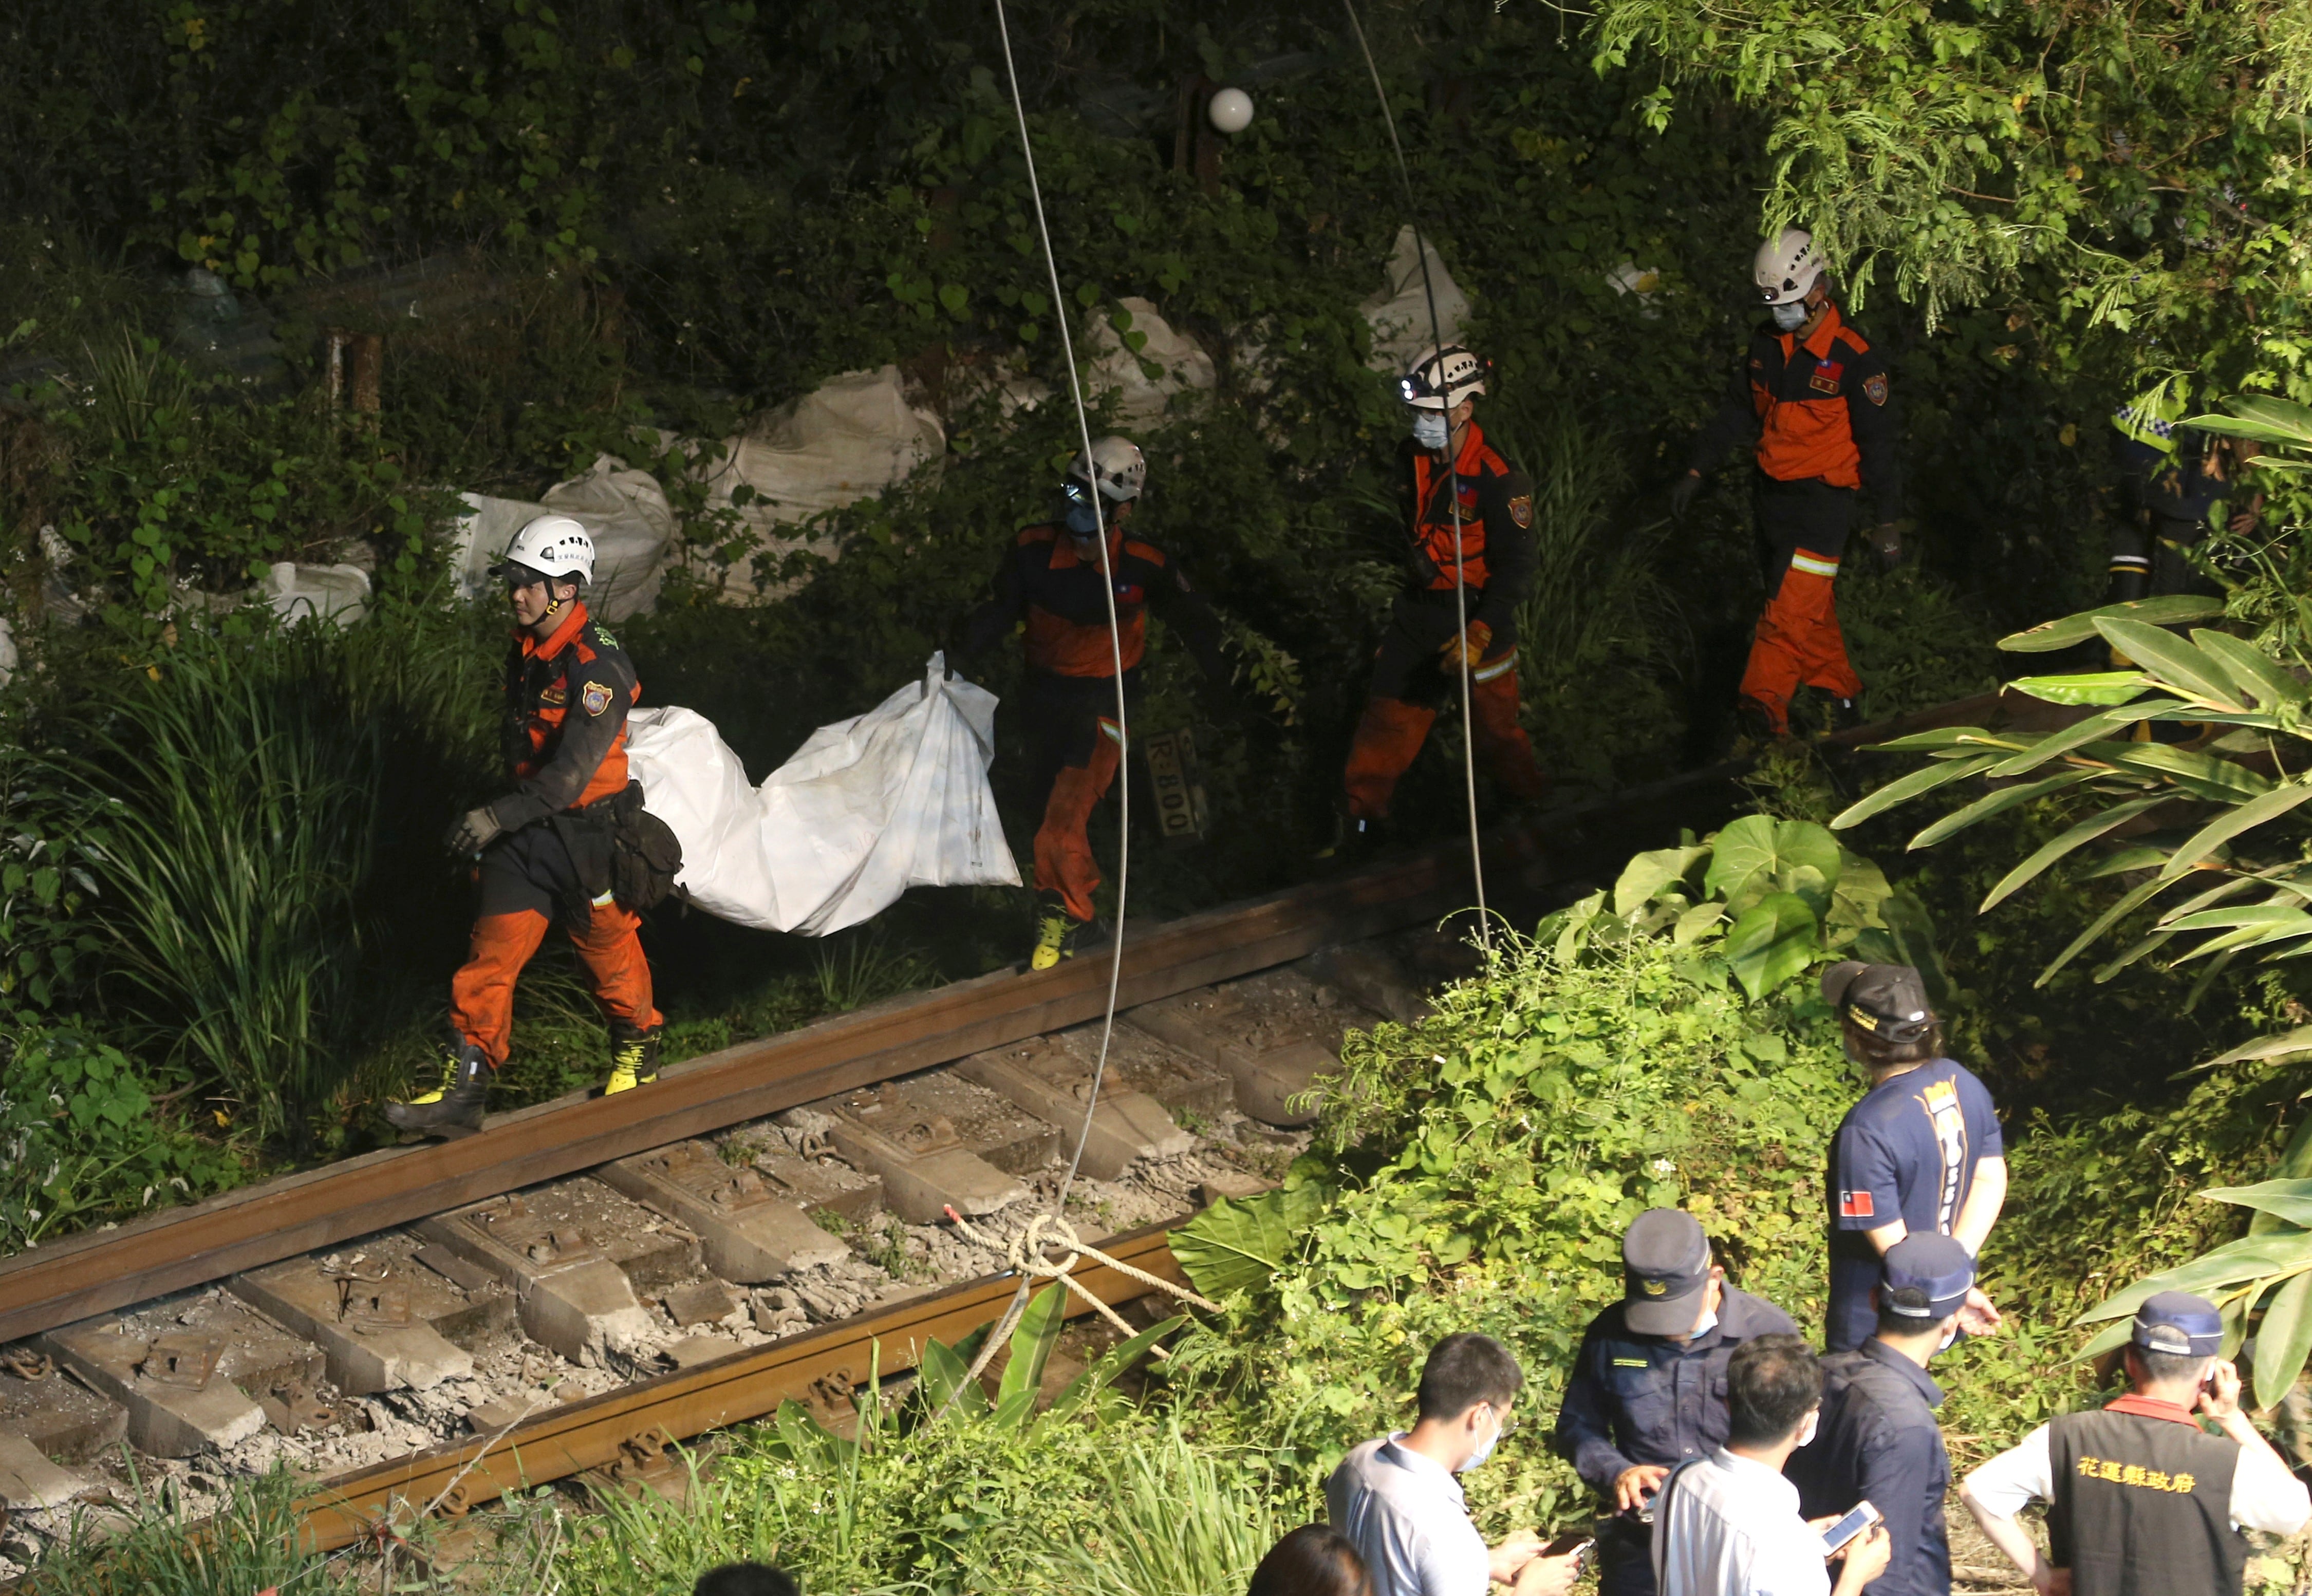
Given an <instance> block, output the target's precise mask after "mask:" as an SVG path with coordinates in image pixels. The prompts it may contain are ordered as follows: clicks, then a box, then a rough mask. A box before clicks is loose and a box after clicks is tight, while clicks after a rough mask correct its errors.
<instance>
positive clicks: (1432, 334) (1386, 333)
mask: <svg viewBox="0 0 2312 1596" xmlns="http://www.w3.org/2000/svg"><path fill="white" fill-rule="evenodd" d="M1414 236H1415V235H1414V231H1413V229H1412V228H1410V227H1400V228H1398V229H1397V244H1396V246H1395V248H1393V249H1390V250H1389V253H1388V285H1387V286H1386V287H1384V288H1383V289H1382V290H1381V291H1380V292H1379V293H1377V294H1375V295H1373V296H1372V298H1371V299H1369V300H1367V301H1365V302H1364V303H1363V304H1362V305H1360V306H1359V307H1358V309H1359V310H1362V311H1363V312H1364V318H1365V322H1366V325H1368V326H1369V327H1371V328H1372V359H1371V362H1368V363H1369V364H1371V367H1372V369H1373V370H1374V371H1385V372H1388V374H1389V375H1391V376H1397V375H1399V374H1401V373H1402V372H1403V371H1405V370H1406V367H1408V366H1410V365H1412V364H1413V362H1414V361H1415V360H1417V359H1419V358H1420V357H1421V356H1422V355H1424V354H1426V353H1429V351H1430V349H1431V348H1432V346H1433V345H1434V344H1436V342H1437V327H1438V326H1439V324H1440V323H1441V324H1443V327H1444V329H1445V342H1446V343H1448V344H1452V343H1456V342H1458V340H1459V339H1460V336H1461V327H1462V325H1463V324H1464V323H1465V322H1467V320H1468V319H1469V296H1468V295H1467V294H1466V293H1463V292H1461V285H1460V284H1459V283H1456V282H1454V281H1453V274H1452V273H1450V272H1449V271H1447V270H1446V269H1445V257H1443V256H1441V255H1440V254H1438V253H1437V246H1436V245H1435V244H1434V243H1432V242H1431V241H1430V240H1427V239H1423V240H1421V241H1420V244H1419V245H1418V246H1417V247H1416V246H1415V244H1414ZM1423 256H1426V257H1428V258H1429V276H1428V280H1427V282H1426V283H1423V279H1422V275H1421V261H1422V257H1423ZM1431 289H1434V290H1435V291H1436V293H1437V316H1436V318H1435V320H1433V321H1432V319H1431V318H1430V315H1429V292H1430V290H1431Z"/></svg>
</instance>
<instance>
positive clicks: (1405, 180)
mask: <svg viewBox="0 0 2312 1596" xmlns="http://www.w3.org/2000/svg"><path fill="white" fill-rule="evenodd" d="M1341 9H1342V10H1344V11H1345V12H1347V13H1349V31H1351V32H1353V33H1354V34H1355V35H1356V36H1357V48H1358V49H1359V50H1360V51H1362V53H1363V55H1364V58H1365V71H1366V72H1368V73H1370V74H1371V76H1372V86H1373V93H1374V94H1375V95H1377V96H1378V97H1379V100H1380V116H1381V120H1382V122H1383V123H1385V124H1386V125H1387V126H1388V147H1389V150H1390V152H1391V153H1393V154H1395V155H1396V157H1397V186H1398V187H1399V188H1402V189H1404V190H1405V214H1406V224H1407V225H1408V226H1410V227H1411V228H1412V229H1413V245H1414V252H1415V253H1416V254H1418V255H1419V256H1420V257H1421V292H1422V295H1423V298H1425V299H1426V300H1427V301H1429V331H1430V336H1431V338H1432V342H1433V344H1434V345H1435V347H1436V349H1437V351H1438V353H1440V354H1442V353H1444V349H1445V323H1444V319H1443V318H1441V317H1440V316H1439V315H1438V313H1437V288H1436V285H1435V284H1434V283H1432V282H1431V281H1430V280H1429V244H1428V240H1425V239H1423V237H1422V236H1421V222H1420V220H1419V212H1418V210H1417V209H1416V207H1415V205H1414V198H1413V173H1412V171H1411V170H1409V169H1408V168H1407V167H1406V164H1405V146H1404V145H1403V144H1400V143H1398V142H1397V115H1396V113H1395V112H1393V111H1391V110H1390V109H1388V90H1387V89H1385V88H1383V87H1382V86H1381V81H1380V68H1379V66H1377V65H1374V64H1373V53H1372V47H1371V45H1368V44H1367V43H1366V42H1365V30H1364V24H1363V23H1362V22H1359V21H1358V20H1357V7H1356V0H1341ZM1437 374H1438V376H1440V377H1443V376H1444V374H1445V372H1444V362H1443V361H1442V360H1440V361H1439V362H1438V373H1437ZM1439 397H1441V399H1443V400H1444V401H1445V479H1446V491H1447V493H1449V495H1450V497H1451V499H1452V501H1453V616H1454V620H1455V623H1456V624H1457V625H1458V628H1459V629H1458V631H1457V632H1454V634H1453V636H1454V657H1455V658H1457V659H1458V660H1459V662H1460V680H1461V783H1462V788H1463V790H1464V791H1465V792H1466V793H1467V798H1468V805H1469V873H1470V875H1471V876H1474V877H1475V878H1476V885H1477V939H1478V941H1479V942H1481V943H1482V944H1484V949H1485V951H1486V952H1487V953H1488V954H1490V953H1492V952H1493V916H1492V914H1491V912H1490V911H1488V910H1487V909H1486V907H1485V858H1484V850H1482V849H1481V848H1480V847H1479V846H1478V842H1477V754H1476V734H1475V730H1474V727H1473V720H1474V716H1473V715H1472V713H1471V711H1470V707H1469V654H1468V647H1467V641H1468V636H1469V597H1468V593H1469V589H1468V584H1467V572H1466V568H1465V566H1464V564H1463V561H1462V550H1461V472H1460V450H1459V449H1457V448H1456V447H1455V446H1454V442H1453V406H1452V397H1453V385H1452V384H1451V383H1450V382H1447V383H1446V384H1445V391H1444V392H1443V393H1442V394H1441V395H1440V396H1439ZM1428 509H1429V507H1428V506H1427V505H1425V504H1423V505H1418V506H1416V507H1415V508H1414V516H1415V518H1416V519H1415V522H1414V525H1415V528H1418V526H1419V524H1420V523H1419V520H1418V519H1417V518H1419V517H1422V516H1424V515H1426V514H1427V513H1428Z"/></svg>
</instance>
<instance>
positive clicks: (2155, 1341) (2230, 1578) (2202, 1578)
mask: <svg viewBox="0 0 2312 1596" xmlns="http://www.w3.org/2000/svg"><path fill="white" fill-rule="evenodd" d="M2130 1337H2131V1339H2132V1342H2133V1344H2134V1345H2135V1346H2136V1347H2139V1348H2141V1349H2143V1350H2146V1351H2151V1352H2159V1353H2166V1354H2168V1355H2169V1356H2190V1357H2203V1358H2204V1357H2213V1356H2215V1355H2216V1354H2217V1353H2218V1351H2220V1348H2221V1347H2222V1345H2223V1321H2222V1319H2221V1317H2220V1315H2219V1314H2218V1313H2217V1312H2216V1309H2215V1306H2214V1304H2211V1303H2209V1302H2208V1301H2207V1300H2206V1299H2204V1298H2203V1297H2197V1296H2194V1295H2190V1294H2189V1293H2186V1292H2181V1291H2163V1292H2159V1293H2157V1294H2155V1295H2152V1296H2150V1298H2147V1299H2146V1300H2145V1302H2144V1303H2143V1304H2142V1305H2141V1307H2140V1308H2138V1309H2137V1310H2136V1313H2135V1319H2134V1322H2133V1324H2132V1327H2131V1330H2130ZM2220 1422H2222V1423H2224V1424H2225V1426H2227V1427H2228V1428H2237V1429H2238V1432H2239V1438H2238V1439H2234V1438H2233V1437H2232V1436H2230V1435H2210V1434H2208V1433H2207V1431H2206V1430H2204V1429H2203V1428H2202V1427H2201V1425H2200V1420H2199V1418H2198V1417H2196V1416H2195V1414H2194V1412H2193V1411H2192V1410H2191V1409H2189V1408H2184V1407H2181V1406H2179V1405H2177V1404H2176V1403H2174V1402H2169V1401H2162V1400H2158V1399H2156V1398H2152V1397H2148V1396H2144V1395H2141V1394H2140V1393H2138V1392H2131V1393H2130V1394H2128V1395H2126V1396H2124V1397H2121V1398H2120V1399H2119V1400H2116V1401H2113V1402H2108V1403H2106V1404H2105V1405H2104V1407H2103V1408H2101V1409H2100V1410H2098V1411H2095V1412H2089V1413H2070V1414H2065V1415H2064V1416H2063V1417H2061V1418H2057V1419H2054V1420H2052V1421H2050V1422H2049V1423H2047V1424H2044V1425H2041V1426H2039V1427H2038V1428H2037V1429H2036V1430H2034V1431H2032V1432H2031V1434H2030V1435H2027V1436H2026V1437H2025V1438H2024V1440H2023V1442H2022V1443H2021V1444H2020V1445H2019V1446H2016V1447H2014V1448H2012V1449H2011V1450H2010V1451H2007V1452H2001V1454H2000V1455H1999V1456H1997V1457H1995V1458H1993V1459H1992V1460H1991V1461H1989V1462H1987V1463H1985V1464H1984V1465H1983V1467H1982V1468H1980V1469H1977V1470H1975V1472H1974V1473H1973V1474H1971V1475H1969V1476H1968V1477H1967V1480H1966V1501H1967V1504H1968V1506H1969V1507H1970V1508H1972V1509H1973V1510H1974V1511H1975V1514H1976V1516H1977V1517H1978V1518H1983V1517H1985V1515H1988V1517H1989V1518H1990V1519H1992V1520H2011V1519H2012V1518H2013V1517H2014V1515H2015V1513H2017V1512H2018V1511H2019V1510H2020V1509H2021V1508H2022V1506H2023V1505H2024V1504H2026V1503H2027V1502H2029V1501H2032V1500H2034V1499H2036V1500H2039V1501H2044V1502H2045V1503H2046V1504H2047V1539H2048V1543H2049V1545H2048V1550H2047V1554H2046V1558H2047V1562H2048V1564H2049V1565H2050V1566H2052V1567H2054V1568H2056V1569H2069V1570H2070V1571H2071V1596H2174V1593H2176V1592H2193V1596H2203V1593H2205V1596H2238V1592H2239V1591H2240V1589H2241V1586H2242V1583H2243V1581H2242V1575H2243V1573H2244V1571H2245V1569H2246V1563H2247V1555H2248V1549H2249V1548H2248V1543H2247V1538H2246V1535H2244V1534H2242V1533H2241V1531H2243V1530H2260V1531H2266V1532H2268V1533H2271V1534H2274V1535H2293V1534H2294V1533H2296V1532H2297V1531H2299V1530H2300V1529H2302V1528H2303V1526H2304V1523H2305V1521H2306V1519H2307V1518H2308V1517H2312V1499H2308V1496H2307V1494H2306V1491H2305V1488H2304V1484H2303V1482H2302V1481H2301V1480H2299V1479H2298V1478H2296V1477H2295V1476H2294V1475H2293V1474H2291V1473H2290V1471H2289V1470H2288V1466H2287V1464H2286V1463H2284V1462H2283V1461H2281V1459H2280V1457H2279V1455H2278V1454H2277V1453H2275V1452H2273V1450H2272V1448H2271V1447H2270V1445H2268V1444H2267V1443H2264V1441H2263V1439H2262V1438H2261V1437H2260V1436H2258V1435H2255V1431H2254V1428H2253V1427H2252V1426H2248V1424H2247V1421H2246V1418H2245V1417H2241V1416H2239V1415H2238V1413H2237V1412H2235V1413H2233V1414H2230V1415H2228V1416H2227V1417H2225V1418H2224V1419H2223V1420H2222V1421H2220Z"/></svg>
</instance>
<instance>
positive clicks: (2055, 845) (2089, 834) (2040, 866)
mask: <svg viewBox="0 0 2312 1596" xmlns="http://www.w3.org/2000/svg"><path fill="white" fill-rule="evenodd" d="M2165 801H2166V800H2165V799H2163V798H2134V799H2132V800H2130V801H2129V802H2127V803H2124V804H2120V805H2116V806H2115V807H2112V808H2109V809H2106V810H2105V811H2104V812H2103V813H2102V814H2100V815H2089V817H2088V818H2087V819H2085V820H2082V821H2080V823H2079V824H2077V825H2074V826H2072V827H2071V829H2070V830H2069V831H2066V832H2064V833H2062V835H2061V836H2059V837H2056V838H2054V839H2053V840H2052V841H2050V842H2043V843H2041V844H2040V845H2039V847H2038V848H2037V849H2036V850H2033V852H2032V854H2031V857H2030V858H2028V859H2025V860H2024V861H2023V862H2022V863H2021V864H2019V865H2018V866H2016V867H2015V868H2013V869H2011V870H2010V871H2008V872H2007V874H2006V875H2004V876H2001V877H2000V878H1999V885H1996V886H1994V887H1992V889H1991V892H1990V894H1989V895H1988V896H1986V897H1985V898H1984V900H1983V902H1982V903H1981V904H1980V905H1979V906H1978V907H1977V908H1976V910H1975V912H1976V913H1977V914H1985V913H1988V912H1989V911H1991V910H1992V908H1993V907H1994V906H1996V905H1997V904H1999V903H2002V902H2004V901H2005V900H2006V899H2007V898H2009V897H2011V896H2012V895H2013V894H2015V893H2016V892H2018V891H2019V890H2020V889H2021V888H2023V887H2024V886H2027V885H2029V884H2030V883H2031V882H2032V881H2033V880H2035V879H2036V878H2037V877H2038V876H2040V875H2041V874H2042V873H2043V872H2045V870H2046V869H2047V868H2048V867H2049V866H2051V865H2053V864H2054V863H2055V861H2056V860H2058V859H2062V857H2063V856H2064V855H2066V854H2068V853H2070V852H2071V851H2072V850H2075V849H2078V848H2082V847H2084V846H2086V845H2087V844H2088V843H2089V842H2094V841H2095V840H2096V839H2097V837H2100V836H2102V835H2104V833H2106V832H2112V831H2116V830H2118V829H2119V828H2120V827H2121V826H2123V825H2125V824H2127V823H2128V822H2129V821H2131V820H2132V819H2134V818H2135V817H2136V816H2137V815H2141V814H2142V813H2143V812H2144V811H2145V810H2147V809H2150V808H2155V807H2158V806H2159V804H2161V803H2163V802H2165Z"/></svg>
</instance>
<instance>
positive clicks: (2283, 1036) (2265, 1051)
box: [2200, 1025, 2312, 1126]
mask: <svg viewBox="0 0 2312 1596" xmlns="http://www.w3.org/2000/svg"><path fill="white" fill-rule="evenodd" d="M2290 1053H2312V1025H2299V1026H2297V1027H2296V1029H2294V1030H2293V1031H2283V1032H2281V1033H2280V1034H2279V1035H2277V1036H2259V1037H2257V1038H2256V1039H2255V1041H2254V1042H2243V1043H2241V1044H2240V1045H2239V1046H2238V1047H2236V1048H2234V1049H2232V1051H2229V1052H2228V1053H2219V1054H2217V1055H2216V1056H2215V1057H2214V1058H2212V1059H2211V1060H2208V1061H2207V1062H2206V1063H2205V1064H2203V1065H2201V1066H2200V1068H2203V1069H2213V1068H2216V1067H2217V1066H2218V1065H2219V1064H2239V1063H2244V1062H2246V1061H2249V1060H2256V1059H2284V1058H2286V1057H2288V1056H2289V1055H2290ZM2305 1123H2306V1124H2307V1125H2308V1126H2312V1120H2307V1121H2305Z"/></svg>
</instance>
